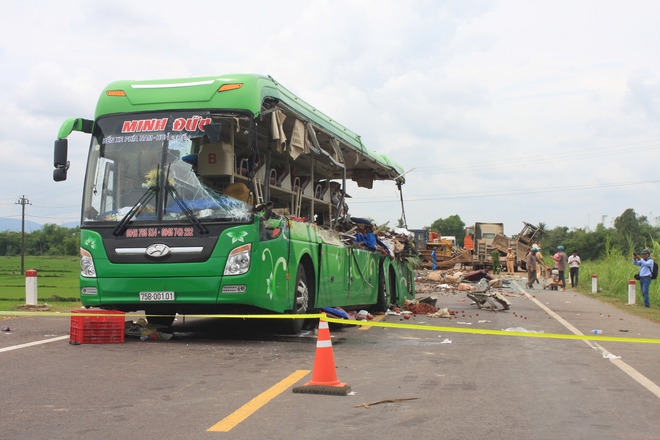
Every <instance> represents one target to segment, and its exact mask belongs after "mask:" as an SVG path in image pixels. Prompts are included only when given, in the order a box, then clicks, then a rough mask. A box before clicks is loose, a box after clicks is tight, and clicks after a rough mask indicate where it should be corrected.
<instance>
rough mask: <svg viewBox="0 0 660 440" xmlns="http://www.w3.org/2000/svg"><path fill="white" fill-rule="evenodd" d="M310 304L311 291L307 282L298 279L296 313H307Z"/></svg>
mask: <svg viewBox="0 0 660 440" xmlns="http://www.w3.org/2000/svg"><path fill="white" fill-rule="evenodd" d="M308 304H309V289H308V288H307V282H306V281H305V280H304V279H298V284H297V286H296V313H304V312H306V311H307V306H308Z"/></svg>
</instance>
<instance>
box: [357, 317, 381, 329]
mask: <svg viewBox="0 0 660 440" xmlns="http://www.w3.org/2000/svg"><path fill="white" fill-rule="evenodd" d="M383 319H385V315H376V316H374V319H372V320H371V322H380V321H382V320H383ZM370 328H371V326H370V325H365V326H364V327H360V330H369V329H370Z"/></svg>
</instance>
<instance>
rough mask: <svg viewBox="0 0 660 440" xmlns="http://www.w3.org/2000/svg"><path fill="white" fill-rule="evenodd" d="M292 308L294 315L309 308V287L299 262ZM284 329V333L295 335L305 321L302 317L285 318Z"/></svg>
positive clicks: (303, 269) (302, 312)
mask: <svg viewBox="0 0 660 440" xmlns="http://www.w3.org/2000/svg"><path fill="white" fill-rule="evenodd" d="M293 295H294V299H293V310H292V311H291V313H292V314H294V315H301V314H304V313H306V312H307V310H308V308H309V287H308V286H307V275H306V274H305V268H304V267H303V265H302V264H301V265H300V266H298V274H297V275H296V284H295V286H294V290H293ZM284 322H285V326H284V331H285V332H286V333H289V334H292V335H295V334H298V333H300V331H301V330H302V328H303V324H304V322H305V320H304V319H285V320H284Z"/></svg>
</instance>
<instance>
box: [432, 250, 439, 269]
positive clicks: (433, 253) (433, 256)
mask: <svg viewBox="0 0 660 440" xmlns="http://www.w3.org/2000/svg"><path fill="white" fill-rule="evenodd" d="M431 262H433V266H432V267H431V270H435V268H436V267H438V254H437V253H436V252H435V248H433V250H432V251H431Z"/></svg>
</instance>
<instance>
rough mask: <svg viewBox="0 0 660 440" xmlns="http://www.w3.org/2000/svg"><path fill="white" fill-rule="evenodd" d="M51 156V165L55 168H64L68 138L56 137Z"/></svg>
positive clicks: (67, 151) (67, 152)
mask: <svg viewBox="0 0 660 440" xmlns="http://www.w3.org/2000/svg"><path fill="white" fill-rule="evenodd" d="M54 152H55V154H54V156H53V165H54V166H55V168H64V167H66V166H67V164H68V161H67V157H68V154H69V141H68V139H58V140H56V141H55V147H54Z"/></svg>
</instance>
